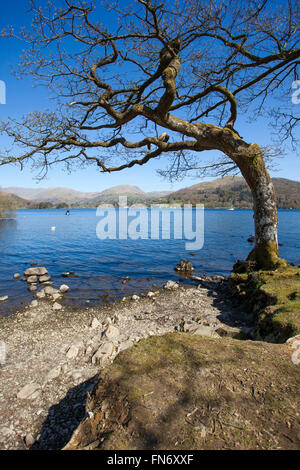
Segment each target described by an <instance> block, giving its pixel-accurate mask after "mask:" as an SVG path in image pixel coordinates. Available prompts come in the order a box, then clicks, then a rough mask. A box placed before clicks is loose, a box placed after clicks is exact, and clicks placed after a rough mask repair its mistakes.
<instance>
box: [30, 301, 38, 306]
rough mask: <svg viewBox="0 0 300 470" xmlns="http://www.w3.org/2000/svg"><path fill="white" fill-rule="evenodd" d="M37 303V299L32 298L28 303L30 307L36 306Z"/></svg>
mask: <svg viewBox="0 0 300 470" xmlns="http://www.w3.org/2000/svg"><path fill="white" fill-rule="evenodd" d="M38 304H39V303H38V301H37V300H33V301H32V302H31V304H30V307H33V308H34V307H37V306H38Z"/></svg>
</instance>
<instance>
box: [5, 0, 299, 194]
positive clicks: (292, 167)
mask: <svg viewBox="0 0 300 470" xmlns="http://www.w3.org/2000/svg"><path fill="white" fill-rule="evenodd" d="M27 5H28V2H27V1H26V0H14V1H13V2H5V3H4V2H2V4H1V20H0V30H1V29H2V28H3V27H5V26H6V25H7V24H12V25H14V26H15V29H16V30H17V29H18V28H19V27H21V26H23V25H24V26H26V25H27V26H28V25H29V24H30V19H31V18H30V15H28V14H27V13H26V10H27ZM23 48H24V45H23V44H22V43H21V42H20V41H18V40H12V39H10V40H7V39H3V38H0V53H1V56H0V57H1V62H0V80H2V81H4V82H5V83H6V87H7V98H6V104H5V105H3V104H0V119H4V120H5V119H6V118H7V116H11V117H20V116H22V115H24V114H27V113H28V112H31V111H33V110H40V111H43V110H45V109H47V108H50V107H51V102H50V100H49V97H48V95H47V92H46V90H45V89H43V88H36V87H33V86H32V82H31V80H30V79H29V78H28V77H27V78H25V79H24V80H21V81H20V80H17V79H16V78H15V77H14V76H13V75H12V73H11V66H13V65H16V64H17V62H18V60H19V57H20V55H21V52H22V49H23ZM284 99H286V100H290V99H291V94H290V95H289V96H287V97H286V98H285V97H283V101H282V103H283V105H284V104H285V103H284ZM295 106H299V107H300V104H299V105H295ZM235 127H236V129H237V130H238V131H239V133H240V134H241V135H242V136H243V137H244V139H245V140H246V141H248V142H255V143H258V144H259V145H268V144H270V143H271V131H272V130H271V129H270V128H269V126H268V123H267V122H265V121H264V120H263V119H259V120H258V121H254V122H251V123H248V122H247V120H246V117H244V116H240V117H239V119H238V121H237V124H236V126H235ZM0 139H1V150H2V149H3V148H4V147H6V146H7V143H8V141H7V140H6V139H5V138H4V137H0ZM216 155H217V153H216ZM210 156H211V154H209V157H210ZM204 157H205V156H204ZM206 158H207V155H206ZM299 159H300V156H297V155H295V154H294V153H293V152H292V151H291V150H290V151H289V150H288V154H287V155H286V156H285V157H284V158H282V159H279V160H278V161H277V168H276V171H274V170H271V171H270V173H271V175H272V176H276V177H283V178H290V179H293V180H298V181H300V160H299ZM164 160H165V159H164V158H161V159H160V160H159V161H151V162H149V163H148V164H147V165H145V166H143V167H138V168H135V167H134V168H132V169H130V170H125V171H123V172H120V173H113V174H111V175H108V174H101V173H100V172H99V171H98V170H97V169H96V168H95V167H89V168H88V169H84V170H77V171H74V172H72V173H71V174H68V173H66V172H65V171H64V170H63V169H62V167H56V168H53V169H52V170H51V171H50V172H49V174H48V176H47V178H46V179H44V180H42V181H41V182H39V183H37V182H36V180H35V179H34V176H35V174H33V173H32V172H31V171H30V168H29V167H25V169H24V170H23V171H20V170H19V168H18V167H15V166H7V167H0V186H2V187H7V186H24V187H48V186H65V187H70V188H74V189H77V190H80V191H102V190H104V189H106V188H108V187H110V186H114V185H118V184H132V185H137V186H139V187H140V188H141V189H143V190H144V191H152V190H162V189H172V190H176V189H178V188H182V187H184V186H189V185H192V184H195V183H197V182H200V181H201V180H199V178H197V179H195V177H191V178H185V179H184V180H181V181H178V182H175V183H173V184H171V183H170V182H169V181H168V180H166V179H163V178H162V177H160V176H159V175H157V173H156V169H158V168H164V167H165V165H164ZM204 179H205V180H207V179H208V178H204Z"/></svg>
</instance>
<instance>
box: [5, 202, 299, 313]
mask: <svg viewBox="0 0 300 470" xmlns="http://www.w3.org/2000/svg"><path fill="white" fill-rule="evenodd" d="M278 216H279V241H280V243H282V244H283V246H282V247H281V248H280V252H281V256H282V257H284V258H286V259H287V260H289V261H292V262H294V263H295V264H300V248H299V239H300V211H297V210H280V211H279V214H278ZM204 220H205V224H204V228H205V231H204V247H203V249H201V250H198V251H196V250H194V251H186V250H185V241H184V240H178V239H170V240H164V239H159V240H151V239H146V240H141V239H138V240H109V239H106V240H99V239H98V238H97V236H96V228H97V224H98V222H99V217H96V210H94V209H76V210H75V209H74V210H71V215H70V216H66V215H65V210H64V209H62V210H55V209H54V210H53V209H52V210H51V209H44V210H29V209H26V210H19V211H18V215H17V218H16V220H7V221H0V257H1V270H0V297H1V296H4V295H8V296H9V298H10V301H9V303H0V314H2V315H6V314H8V313H9V312H10V311H11V307H14V306H15V305H18V306H19V305H20V304H21V303H22V302H24V303H28V302H29V301H30V300H31V299H32V295H31V294H29V293H28V291H27V286H26V284H25V283H24V282H22V281H20V280H19V281H15V280H14V279H13V274H14V273H15V272H19V273H20V274H21V277H22V274H23V272H24V270H25V269H27V268H28V267H29V266H30V264H31V263H37V264H38V265H39V266H45V267H46V268H47V269H48V271H49V273H50V274H51V276H52V280H53V281H54V285H58V286H59V285H60V284H62V283H67V284H68V285H69V286H70V292H69V294H68V302H69V303H76V304H78V302H85V301H86V300H90V301H91V303H93V302H98V301H101V300H102V301H103V300H104V299H103V296H106V299H107V297H108V299H110V300H111V299H113V298H120V297H123V296H124V295H130V294H133V293H137V292H141V291H146V290H148V289H151V288H152V286H153V284H156V285H157V286H160V285H162V284H164V283H165V281H166V280H168V279H173V280H176V279H178V275H177V274H176V273H175V272H174V267H175V265H176V264H177V263H178V261H179V260H180V259H182V258H186V259H189V260H190V261H192V263H193V265H194V266H195V271H196V272H198V273H207V274H213V273H215V274H221V275H226V274H228V273H229V272H230V270H231V268H232V266H233V264H234V262H235V261H236V259H244V258H245V257H246V256H247V254H248V252H249V251H250V249H251V247H252V245H251V244H250V243H248V242H247V239H248V238H249V235H251V234H253V213H252V211H251V210H234V211H227V210H222V209H219V210H218V209H208V210H205V214H204ZM51 227H55V230H51ZM66 271H74V273H75V274H74V275H72V276H70V277H69V278H68V279H64V278H62V276H61V274H62V273H64V272H66ZM126 276H129V277H130V281H129V282H127V283H126V284H122V280H123V279H124V278H125V277H126Z"/></svg>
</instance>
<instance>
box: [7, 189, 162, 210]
mask: <svg viewBox="0 0 300 470" xmlns="http://www.w3.org/2000/svg"><path fill="white" fill-rule="evenodd" d="M3 191H4V192H6V193H13V194H15V195H16V196H18V197H20V198H22V199H23V200H24V199H26V200H27V201H30V202H31V203H32V204H31V207H34V206H35V205H36V204H38V203H50V204H53V205H59V204H65V205H67V206H70V207H78V206H79V207H94V206H97V205H98V204H101V202H118V198H119V196H125V195H126V196H128V202H130V203H133V202H141V201H142V202H144V201H147V200H149V199H150V200H152V199H156V198H158V197H162V196H166V195H168V194H169V193H170V192H171V191H153V192H149V193H146V192H144V191H142V190H141V189H140V188H139V187H138V186H134V185H129V184H127V185H125V184H124V185H118V186H113V187H111V188H108V189H105V190H104V191H101V192H90V193H85V192H80V191H76V190H74V189H69V188H61V187H51V188H21V187H8V188H3Z"/></svg>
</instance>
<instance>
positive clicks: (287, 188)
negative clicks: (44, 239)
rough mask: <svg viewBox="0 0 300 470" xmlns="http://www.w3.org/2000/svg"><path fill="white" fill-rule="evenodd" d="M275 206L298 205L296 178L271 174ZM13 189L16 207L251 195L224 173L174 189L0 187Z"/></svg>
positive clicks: (228, 200) (241, 203)
mask: <svg viewBox="0 0 300 470" xmlns="http://www.w3.org/2000/svg"><path fill="white" fill-rule="evenodd" d="M273 183H274V186H275V191H276V195H277V205H278V207H279V208H283V209H287V208H290V207H292V208H297V209H300V182H298V181H292V180H289V179H285V178H273ZM2 191H5V192H6V193H13V194H14V195H15V197H19V198H21V199H19V200H16V201H17V205H18V207H32V208H34V207H40V208H43V207H52V206H56V207H57V206H58V207H97V206H98V205H99V204H101V203H114V204H117V203H118V198H119V196H124V195H126V196H127V198H128V203H129V204H133V203H141V202H142V203H145V204H151V203H162V204H166V203H167V204H170V203H174V202H176V203H191V204H197V203H203V204H204V205H205V207H230V206H234V207H236V208H251V207H252V195H251V192H250V189H249V188H248V186H247V184H246V182H245V180H244V179H243V178H242V177H238V176H227V177H225V178H218V179H215V180H213V181H206V182H203V183H198V184H194V185H193V186H189V187H187V188H183V189H180V190H178V191H173V192H171V191H152V192H144V191H142V190H141V189H140V188H139V187H138V186H133V185H118V186H113V187H111V188H108V189H105V190H104V191H101V192H90V193H85V192H80V191H76V190H74V189H69V188H60V187H57V188H34V189H33V188H18V187H10V188H4V189H3V190H2Z"/></svg>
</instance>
